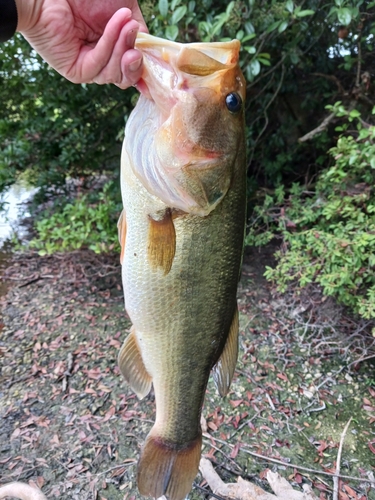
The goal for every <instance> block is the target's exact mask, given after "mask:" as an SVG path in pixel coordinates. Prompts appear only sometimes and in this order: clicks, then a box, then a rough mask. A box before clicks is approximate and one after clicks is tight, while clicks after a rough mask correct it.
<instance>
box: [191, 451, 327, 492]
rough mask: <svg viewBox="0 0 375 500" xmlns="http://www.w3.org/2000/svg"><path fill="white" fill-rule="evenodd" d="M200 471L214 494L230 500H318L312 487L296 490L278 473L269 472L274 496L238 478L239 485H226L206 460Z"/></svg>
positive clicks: (202, 461)
mask: <svg viewBox="0 0 375 500" xmlns="http://www.w3.org/2000/svg"><path fill="white" fill-rule="evenodd" d="M199 469H200V471H201V473H202V475H203V477H204V479H205V480H206V481H207V483H208V485H209V487H210V488H211V490H212V491H213V493H214V494H215V495H220V496H221V497H224V498H227V499H230V500H318V498H317V497H316V496H315V495H314V493H313V491H312V489H311V488H310V486H308V485H307V484H304V485H303V489H304V491H303V492H302V491H297V490H294V489H293V487H292V486H291V485H290V484H289V483H288V481H287V480H286V479H284V478H282V477H281V476H280V475H279V474H278V473H277V472H271V471H268V472H267V481H268V482H269V484H270V486H271V488H272V489H273V491H274V492H275V495H274V494H272V493H267V492H266V491H264V490H263V489H262V488H260V487H259V486H257V485H256V484H253V483H250V482H249V481H245V480H244V479H242V477H239V478H238V481H237V483H228V484H227V483H224V481H222V480H221V479H220V477H219V476H218V474H217V473H216V471H215V469H214V468H213V466H212V464H211V462H210V461H209V460H207V459H206V458H201V461H200V464H199Z"/></svg>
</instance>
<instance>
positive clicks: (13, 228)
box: [0, 183, 36, 248]
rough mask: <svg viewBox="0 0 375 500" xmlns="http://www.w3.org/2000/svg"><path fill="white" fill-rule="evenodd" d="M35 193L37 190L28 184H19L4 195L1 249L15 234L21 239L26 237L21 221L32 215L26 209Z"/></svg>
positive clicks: (1, 213) (0, 224) (0, 238)
mask: <svg viewBox="0 0 375 500" xmlns="http://www.w3.org/2000/svg"><path fill="white" fill-rule="evenodd" d="M35 192H36V189H34V188H32V187H30V186H28V185H27V184H24V183H17V184H13V185H12V186H10V188H8V190H7V191H6V192H5V193H4V194H3V196H2V198H1V200H2V201H3V202H5V210H4V211H0V248H2V247H3V245H4V243H5V241H6V240H9V239H10V238H11V237H12V235H14V234H16V235H17V236H18V237H19V238H21V239H22V237H24V236H25V230H23V229H22V227H21V226H20V220H21V217H28V216H29V215H30V214H29V213H28V212H27V210H26V208H25V203H26V202H27V201H28V200H29V199H30V198H31V196H32V195H33V194H35Z"/></svg>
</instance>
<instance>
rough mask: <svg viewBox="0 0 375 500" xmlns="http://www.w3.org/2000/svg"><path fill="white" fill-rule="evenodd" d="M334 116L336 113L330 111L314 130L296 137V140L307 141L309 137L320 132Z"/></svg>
mask: <svg viewBox="0 0 375 500" xmlns="http://www.w3.org/2000/svg"><path fill="white" fill-rule="evenodd" d="M335 117H336V113H331V114H329V115H328V116H327V117H326V118H324V120H323V121H322V123H321V124H320V125H318V126H317V127H316V128H314V130H311V131H310V132H308V133H307V134H305V135H303V136H302V137H300V138H299V139H298V142H306V141H309V140H310V139H312V138H313V137H315V136H316V135H318V134H320V133H321V132H323V130H325V129H326V128H327V127H328V125H329V124H330V123H331V121H332V120H333V119H334V118H335Z"/></svg>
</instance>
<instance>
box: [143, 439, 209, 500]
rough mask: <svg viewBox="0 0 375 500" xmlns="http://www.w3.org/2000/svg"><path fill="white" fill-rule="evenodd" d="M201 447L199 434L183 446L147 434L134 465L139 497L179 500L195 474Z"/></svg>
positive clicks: (188, 487)
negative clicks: (139, 455) (136, 463)
mask: <svg viewBox="0 0 375 500" xmlns="http://www.w3.org/2000/svg"><path fill="white" fill-rule="evenodd" d="M201 447H202V436H201V435H199V436H198V437H197V438H196V439H194V441H191V442H190V443H187V444H185V445H184V446H176V445H174V444H171V443H168V442H166V441H165V440H163V439H162V438H160V437H158V436H155V435H152V434H151V433H150V434H149V435H148V437H147V439H146V442H145V444H144V446H143V449H142V453H141V458H140V459H139V462H138V472H137V483H138V489H139V492H140V494H141V495H144V496H152V497H154V498H160V497H161V496H162V495H166V496H167V498H168V499H169V500H183V499H184V498H185V497H186V495H187V494H188V493H189V491H190V490H191V486H192V483H193V481H194V478H195V476H196V475H197V473H198V467H199V460H200V456H201Z"/></svg>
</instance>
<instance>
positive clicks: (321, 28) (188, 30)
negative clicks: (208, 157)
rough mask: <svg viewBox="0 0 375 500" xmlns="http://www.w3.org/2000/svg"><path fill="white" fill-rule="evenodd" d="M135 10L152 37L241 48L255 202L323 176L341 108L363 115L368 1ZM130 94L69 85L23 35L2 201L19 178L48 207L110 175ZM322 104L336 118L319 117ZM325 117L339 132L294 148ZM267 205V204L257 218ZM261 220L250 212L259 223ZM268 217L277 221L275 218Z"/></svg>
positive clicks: (168, 5)
mask: <svg viewBox="0 0 375 500" xmlns="http://www.w3.org/2000/svg"><path fill="white" fill-rule="evenodd" d="M140 6H141V9H142V11H143V13H144V16H145V19H146V22H147V24H148V26H149V29H150V32H151V33H152V34H154V35H157V36H160V37H164V38H168V39H170V40H177V41H181V42H199V41H205V42H215V41H220V40H228V39H232V38H238V39H239V40H240V41H241V53H240V64H241V67H242V69H243V72H244V74H245V77H246V79H247V102H246V125H247V149H248V158H249V177H250V178H249V186H251V187H252V195H253V194H254V192H255V191H256V190H257V189H258V190H259V191H258V194H257V195H256V196H255V199H257V200H258V201H259V200H263V198H264V197H262V198H260V197H259V193H262V192H264V193H270V192H273V191H274V189H275V187H277V186H284V188H283V189H284V190H285V192H287V193H288V195H289V193H293V189H297V188H294V187H293V186H294V185H299V184H300V183H301V182H302V183H303V182H305V181H306V183H307V184H309V183H311V179H314V178H316V176H320V174H321V173H323V172H324V171H325V169H327V168H329V166H330V162H329V159H328V158H327V155H326V151H327V150H328V149H329V148H331V147H333V146H334V144H336V142H337V132H345V131H349V130H350V127H351V126H352V124H353V123H354V122H350V121H349V122H344V121H343V120H342V118H345V117H346V114H345V113H346V111H345V113H344V115H340V113H343V110H347V109H349V110H350V113H352V114H351V115H350V118H351V119H353V120H356V116H355V115H354V114H353V113H356V112H357V113H361V119H362V120H364V121H365V122H366V121H368V120H369V117H370V116H371V110H372V107H373V106H374V103H375V90H374V89H375V86H374V84H373V80H374V73H373V68H374V67H375V50H374V37H375V3H374V2H373V1H372V0H330V1H329V2H326V3H324V2H322V1H321V0H303V1H302V0H265V1H263V2H256V1H255V0H232V1H230V2H228V1H224V0H215V1H214V0H202V1H201V2H197V1H196V0H188V1H183V0H158V1H157V2H154V1H151V0H140ZM134 95H135V91H134V89H128V90H126V91H122V90H120V89H118V88H117V87H116V86H113V85H112V86H110V85H106V86H97V85H73V84H71V83H69V82H67V81H66V80H64V79H63V78H62V77H61V76H60V75H58V74H57V73H56V72H55V71H53V70H52V69H51V68H50V67H48V65H47V64H46V63H44V62H43V61H42V60H41V58H40V57H39V56H37V55H36V54H35V52H34V51H33V50H32V49H31V48H30V46H29V45H28V44H27V43H26V42H25V40H24V39H23V38H22V37H21V36H16V37H14V38H13V39H12V40H11V41H9V42H7V43H5V44H1V45H0V102H1V103H2V106H1V109H0V192H1V191H3V189H4V188H5V187H6V186H9V185H10V184H12V183H13V182H14V181H15V180H17V178H19V177H20V176H21V175H26V176H27V178H28V180H29V181H31V182H32V183H33V184H34V185H35V186H36V187H39V188H40V189H39V191H38V197H39V199H38V201H41V200H44V199H45V198H46V197H47V198H48V199H53V198H54V197H55V192H56V188H59V190H60V191H61V189H65V190H66V189H67V186H68V185H69V184H68V183H67V182H66V181H67V179H72V178H73V179H74V178H80V179H81V180H88V179H90V177H91V176H92V175H97V174H102V173H106V174H109V175H110V176H111V178H113V177H115V176H116V175H117V172H118V170H119V156H120V146H121V140H122V135H123V126H124V121H125V120H126V118H127V116H128V115H129V113H130V111H131V109H132V108H133V103H132V100H133V96H134ZM338 100H340V104H336V105H335V104H334V103H335V102H336V101H338ZM327 105H328V106H336V108H333V107H332V108H331V109H328V111H327V109H326V106H327ZM340 106H341V108H340ZM332 112H334V113H335V114H336V117H337V120H341V122H340V124H339V126H340V127H342V128H341V130H335V126H337V123H335V122H334V121H331V122H330V123H329V124H328V125H327V126H326V127H325V128H324V127H323V131H322V132H321V133H320V134H319V135H316V136H315V137H314V140H313V141H307V142H304V143H301V142H299V138H301V137H302V136H304V135H305V134H307V133H308V132H310V131H311V130H312V129H314V128H315V127H317V126H319V125H320V124H321V123H322V122H323V120H324V119H325V118H326V117H327V113H332ZM356 139H357V138H356ZM370 165H372V164H371V163H370ZM279 189H281V188H279ZM262 190H263V191H262ZM280 193H281V191H280ZM68 195H69V194H68ZM280 196H281V194H280ZM303 197H304V198H306V199H309V198H312V197H314V194H311V195H306V194H303ZM77 203H78V202H77ZM267 203H268V204H269V206H268V205H267ZM280 203H281V202H280ZM273 207H274V196H273V195H272V196H271V195H270V194H268V195H267V196H266V197H265V207H264V210H265V211H266V212H265V213H266V214H268V213H269V212H270V211H272V209H273ZM279 209H281V205H280V207H279ZM261 210H263V209H259V210H258V209H256V214H257V216H258V217H259V218H260V219H259V220H262V218H263V215H262V212H261ZM267 217H268V216H267ZM267 217H266V219H267ZM273 217H274V218H275V220H276V219H278V215H277V212H275V213H273ZM267 220H268V219H267ZM267 224H269V225H270V229H269V230H267V229H266V230H265V232H264V234H263V235H262V240H263V242H265V241H268V240H269V239H270V238H271V237H272V235H273V234H274V233H273V229H272V228H271V226H272V220H271V222H270V221H268V222H267ZM109 238H111V236H110V237H109ZM249 238H250V239H251V235H250V236H249ZM111 241H112V240H111ZM257 241H258V242H259V236H258V240H257Z"/></svg>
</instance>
